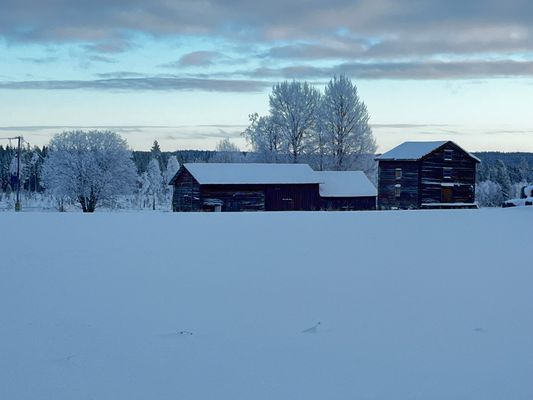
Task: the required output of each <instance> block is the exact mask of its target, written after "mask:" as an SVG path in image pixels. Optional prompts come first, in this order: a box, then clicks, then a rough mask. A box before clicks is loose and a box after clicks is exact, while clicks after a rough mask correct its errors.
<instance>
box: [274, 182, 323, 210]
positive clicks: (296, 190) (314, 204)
mask: <svg viewBox="0 0 533 400" xmlns="http://www.w3.org/2000/svg"><path fill="white" fill-rule="evenodd" d="M265 194H266V196H265V197H266V200H265V210H266V211H288V210H300V211H314V210H319V209H320V195H319V190H318V183H316V184H295V185H267V186H266V188H265Z"/></svg>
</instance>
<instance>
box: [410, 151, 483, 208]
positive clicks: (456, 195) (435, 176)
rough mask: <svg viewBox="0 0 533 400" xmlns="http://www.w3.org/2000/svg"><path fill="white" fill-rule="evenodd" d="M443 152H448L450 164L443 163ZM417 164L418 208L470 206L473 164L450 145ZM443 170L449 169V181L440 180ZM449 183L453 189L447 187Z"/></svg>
mask: <svg viewBox="0 0 533 400" xmlns="http://www.w3.org/2000/svg"><path fill="white" fill-rule="evenodd" d="M445 150H449V151H451V153H448V154H451V156H452V159H451V160H447V159H446V157H445ZM420 163H421V168H420V181H421V192H420V203H421V204H429V203H450V202H451V203H474V201H475V184H476V182H475V180H476V161H475V160H474V159H473V158H472V157H470V156H469V155H468V154H466V153H465V152H464V151H463V150H462V149H460V148H459V147H457V146H456V145H455V144H454V143H452V142H449V143H447V144H446V145H444V146H442V147H441V148H439V149H437V150H436V151H434V152H432V153H430V154H429V155H427V156H426V157H424V158H422V160H421V161H420ZM445 168H451V177H450V178H445V177H444V169H445ZM451 183H453V184H454V185H453V186H447V184H451ZM443 184H444V186H443Z"/></svg>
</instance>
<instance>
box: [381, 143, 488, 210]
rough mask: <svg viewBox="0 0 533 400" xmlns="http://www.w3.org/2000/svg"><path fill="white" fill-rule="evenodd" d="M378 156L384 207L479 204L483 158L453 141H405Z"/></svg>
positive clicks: (385, 208) (464, 205)
mask: <svg viewBox="0 0 533 400" xmlns="http://www.w3.org/2000/svg"><path fill="white" fill-rule="evenodd" d="M376 159H377V161H378V163H379V170H378V174H379V175H378V209H380V210H390V209H415V208H476V207H477V205H476V203H475V185H476V165H477V163H479V162H480V160H479V159H478V158H477V157H475V156H474V155H472V154H470V153H469V152H467V151H465V150H464V149H462V148H461V147H459V146H458V145H457V144H456V143H454V142H452V141H435V142H405V143H402V144H401V145H399V146H397V147H395V148H393V149H392V150H390V151H388V152H386V153H384V154H382V155H380V156H379V157H377V158H376Z"/></svg>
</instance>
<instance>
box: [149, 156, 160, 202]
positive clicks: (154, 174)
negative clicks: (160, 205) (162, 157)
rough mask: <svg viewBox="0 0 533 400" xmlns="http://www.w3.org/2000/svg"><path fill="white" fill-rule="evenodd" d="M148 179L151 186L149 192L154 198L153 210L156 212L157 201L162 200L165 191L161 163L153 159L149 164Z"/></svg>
mask: <svg viewBox="0 0 533 400" xmlns="http://www.w3.org/2000/svg"><path fill="white" fill-rule="evenodd" d="M146 177H147V180H148V185H149V186H148V190H147V192H148V194H149V195H150V196H151V197H152V209H153V210H155V208H156V200H159V199H161V196H162V193H163V190H164V187H163V175H162V174H161V169H160V167H159V161H157V159H156V158H152V159H151V160H150V162H149V163H148V169H147V170H146Z"/></svg>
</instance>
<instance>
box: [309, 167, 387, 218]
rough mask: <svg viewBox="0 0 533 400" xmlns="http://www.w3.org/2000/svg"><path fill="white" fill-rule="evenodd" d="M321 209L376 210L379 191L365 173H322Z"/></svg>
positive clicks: (320, 174) (320, 173) (319, 174)
mask: <svg viewBox="0 0 533 400" xmlns="http://www.w3.org/2000/svg"><path fill="white" fill-rule="evenodd" d="M315 174H317V175H318V177H319V178H320V186H319V190H320V208H321V209H322V210H328V211H330V210H331V211H333V210H335V211H354V210H375V209H376V196H377V190H376V188H375V186H374V185H373V184H372V182H370V180H369V179H368V178H367V176H366V175H365V173H364V172H363V171H320V172H315Z"/></svg>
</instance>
